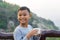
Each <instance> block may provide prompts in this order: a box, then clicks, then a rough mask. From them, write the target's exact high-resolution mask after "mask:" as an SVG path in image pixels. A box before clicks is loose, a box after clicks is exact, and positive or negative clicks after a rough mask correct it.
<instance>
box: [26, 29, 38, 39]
mask: <svg viewBox="0 0 60 40" xmlns="http://www.w3.org/2000/svg"><path fill="white" fill-rule="evenodd" d="M37 32H38V30H36V29H33V30H31V31H30V32H29V33H28V34H27V35H26V36H27V38H28V39H29V38H30V37H32V36H34V35H35V34H37Z"/></svg>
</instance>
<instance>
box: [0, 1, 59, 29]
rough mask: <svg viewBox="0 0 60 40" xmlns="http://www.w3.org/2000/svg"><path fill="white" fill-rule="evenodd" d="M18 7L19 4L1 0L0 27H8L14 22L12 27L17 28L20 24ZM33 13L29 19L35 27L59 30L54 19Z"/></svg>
mask: <svg viewBox="0 0 60 40" xmlns="http://www.w3.org/2000/svg"><path fill="white" fill-rule="evenodd" d="M18 8H19V6H18V5H12V4H9V3H6V2H3V1H0V29H5V30H6V29H8V28H9V27H8V25H9V22H10V23H12V22H14V27H12V28H15V27H16V26H17V25H18V24H19V22H18V20H17V10H18ZM31 13H32V17H31V19H30V21H29V24H31V25H32V26H33V27H39V28H44V29H54V30H58V27H56V26H55V24H54V23H53V21H51V20H47V19H44V18H42V17H38V16H37V15H36V14H34V12H31ZM11 21H12V22H11Z"/></svg>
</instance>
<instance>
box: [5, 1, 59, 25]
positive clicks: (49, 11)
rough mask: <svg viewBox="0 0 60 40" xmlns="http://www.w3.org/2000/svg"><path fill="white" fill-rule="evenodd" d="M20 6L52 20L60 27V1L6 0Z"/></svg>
mask: <svg viewBox="0 0 60 40" xmlns="http://www.w3.org/2000/svg"><path fill="white" fill-rule="evenodd" d="M6 1H8V2H10V3H13V4H18V5H19V6H27V7H29V8H30V9H31V11H32V12H34V13H36V14H37V15H38V16H40V17H43V18H46V19H50V20H52V21H53V22H54V23H55V25H56V26H60V0H18V1H17V0H6Z"/></svg>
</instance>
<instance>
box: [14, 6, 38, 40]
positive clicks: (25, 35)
mask: <svg viewBox="0 0 60 40" xmlns="http://www.w3.org/2000/svg"><path fill="white" fill-rule="evenodd" d="M30 17H31V14H30V9H29V8H27V7H20V9H19V10H18V14H17V18H18V21H19V22H20V24H19V25H18V26H17V27H16V29H15V31H14V34H13V36H14V40H33V36H34V34H36V33H37V31H38V30H32V26H31V25H29V24H28V21H29V19H30Z"/></svg>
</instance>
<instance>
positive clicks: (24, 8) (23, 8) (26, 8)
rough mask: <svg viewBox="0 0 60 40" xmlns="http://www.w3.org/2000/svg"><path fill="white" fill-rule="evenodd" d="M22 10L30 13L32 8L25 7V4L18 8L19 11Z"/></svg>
mask: <svg viewBox="0 0 60 40" xmlns="http://www.w3.org/2000/svg"><path fill="white" fill-rule="evenodd" d="M20 10H27V11H28V12H29V13H30V9H29V8H28V7H25V6H23V7H20V8H19V9H18V12H19V11H20Z"/></svg>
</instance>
